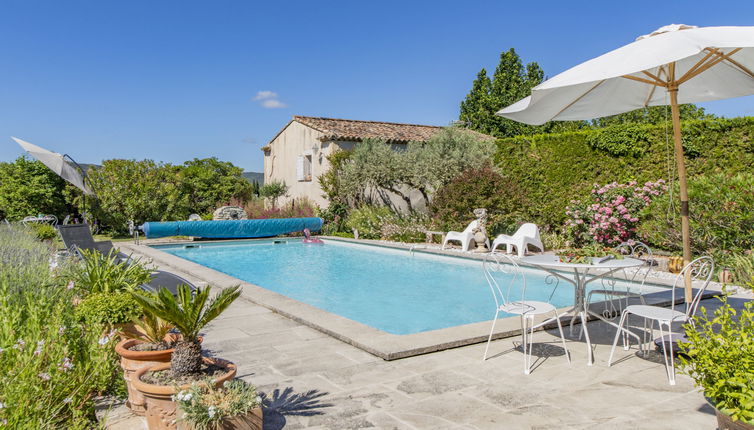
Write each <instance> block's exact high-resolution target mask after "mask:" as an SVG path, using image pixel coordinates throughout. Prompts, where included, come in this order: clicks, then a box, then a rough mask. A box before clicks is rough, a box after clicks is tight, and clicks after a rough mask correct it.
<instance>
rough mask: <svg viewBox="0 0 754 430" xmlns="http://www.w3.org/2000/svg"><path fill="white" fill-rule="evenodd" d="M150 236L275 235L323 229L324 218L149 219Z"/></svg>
mask: <svg viewBox="0 0 754 430" xmlns="http://www.w3.org/2000/svg"><path fill="white" fill-rule="evenodd" d="M139 228H140V229H141V231H143V232H144V235H145V236H147V237H148V238H156V237H168V236H194V237H208V238H215V239H230V238H252V237H272V236H278V235H281V234H288V233H293V232H297V231H303V230H304V229H305V228H308V229H309V230H311V231H319V229H321V228H322V218H275V219H242V220H219V221H166V222H145V223H144V224H142V225H141V226H140V227H139Z"/></svg>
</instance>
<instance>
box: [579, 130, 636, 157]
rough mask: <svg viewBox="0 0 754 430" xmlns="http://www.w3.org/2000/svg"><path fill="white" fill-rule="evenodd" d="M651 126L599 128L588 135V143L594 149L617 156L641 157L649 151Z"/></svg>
mask: <svg viewBox="0 0 754 430" xmlns="http://www.w3.org/2000/svg"><path fill="white" fill-rule="evenodd" d="M650 128H651V126H647V125H644V124H620V125H612V126H609V127H604V128H598V129H596V130H594V131H592V132H590V133H588V134H587V138H586V143H587V144H588V145H589V146H591V147H592V148H594V149H598V150H602V151H604V152H607V153H608V154H612V155H617V156H634V157H636V156H639V155H642V154H643V153H644V152H646V151H647V147H648V146H649V132H648V130H649V129H650Z"/></svg>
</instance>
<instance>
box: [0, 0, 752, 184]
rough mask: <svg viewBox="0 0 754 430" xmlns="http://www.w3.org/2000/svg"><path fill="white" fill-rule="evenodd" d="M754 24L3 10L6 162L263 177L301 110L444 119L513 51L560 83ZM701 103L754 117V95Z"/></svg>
mask: <svg viewBox="0 0 754 430" xmlns="http://www.w3.org/2000/svg"><path fill="white" fill-rule="evenodd" d="M611 3H614V5H613V4H611ZM753 16H754V2H751V1H729V2H726V1H717V2H714V4H713V3H711V2H709V1H705V2H701V1H672V0H671V1H668V2H657V1H633V2H630V3H626V2H607V1H600V2H579V1H567V2H566V1H549V2H548V1H540V2H537V3H536V4H535V3H532V2H505V1H496V2H486V1H475V2H440V1H431V2H430V1H426V2H409V1H401V2H357V1H350V2H311V1H306V2H295V1H285V2H265V3H256V2H251V1H214V2H208V1H201V2H199V1H196V2H193V1H149V2H147V1H128V2H125V1H122V2H102V1H91V2H79V1H64V2H63V1H25V0H19V1H16V0H4V1H2V2H1V3H0V17H2V22H0V40H2V43H0V160H2V161H5V160H12V159H14V158H15V157H17V156H18V155H20V154H21V151H20V148H19V147H18V146H17V145H16V144H15V143H14V142H13V141H12V140H11V139H10V136H17V137H20V138H22V139H25V140H28V141H30V142H32V143H35V144H38V145H41V146H45V147H48V148H50V149H53V150H56V151H58V152H67V153H69V154H71V155H72V156H73V157H74V158H76V159H77V160H78V161H80V162H88V163H97V162H100V161H101V160H102V159H108V158H137V159H141V158H152V159H156V160H161V161H166V162H173V163H180V162H182V161H184V160H187V159H191V158H194V157H209V156H217V157H219V158H221V159H223V160H229V161H232V162H233V163H235V164H237V165H239V166H242V167H243V168H245V169H246V170H255V171H261V169H262V153H261V151H260V150H259V148H260V147H261V146H262V145H263V144H265V143H266V142H267V141H268V140H269V139H270V138H271V137H272V136H273V135H274V134H275V133H276V132H277V131H278V130H279V129H280V128H281V127H282V126H283V125H285V124H286V123H287V121H288V120H290V118H291V116H292V115H313V116H329V117H338V118H351V119H365V120H377V121H396V122H410V123H420V124H436V125H446V124H448V123H449V122H450V121H452V120H454V119H456V118H457V116H458V105H459V103H460V101H461V100H462V99H463V97H464V96H465V94H466V93H467V92H468V90H469V88H470V86H471V81H472V80H473V78H474V76H475V75H476V73H477V72H478V71H479V69H480V68H481V67H486V68H487V69H488V70H491V69H494V67H495V65H496V64H497V58H498V56H499V54H500V52H501V51H503V50H506V49H508V48H510V47H514V48H516V50H517V51H518V53H519V54H520V55H521V56H522V57H523V59H524V60H525V61H537V62H538V63H539V64H540V65H541V66H542V67H543V68H544V70H545V73H546V74H547V75H548V76H553V75H555V74H557V73H559V72H561V71H563V70H565V69H568V68H569V67H571V66H573V65H576V64H578V63H580V62H582V61H584V60H587V59H589V58H592V57H594V56H597V55H600V54H602V53H604V52H607V51H609V50H611V49H614V48H617V47H619V46H621V45H623V44H626V43H629V42H631V41H633V40H634V38H635V37H636V36H638V35H640V34H644V33H648V32H651V31H652V30H655V29H656V28H658V27H660V26H662V25H665V24H670V23H685V24H692V25H699V26H707V25H752V21H751V17H753ZM260 92H262V93H261V97H257V95H258V94H260ZM271 93H274V94H275V96H273V95H272V94H271ZM255 98H257V100H255ZM704 106H705V107H706V108H707V109H708V111H710V112H713V113H716V114H720V115H725V116H738V115H754V98H752V97H746V98H740V99H734V100H727V101H719V102H714V103H708V104H705V105H704Z"/></svg>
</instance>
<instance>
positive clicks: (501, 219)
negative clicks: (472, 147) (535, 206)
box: [429, 162, 528, 233]
mask: <svg viewBox="0 0 754 430" xmlns="http://www.w3.org/2000/svg"><path fill="white" fill-rule="evenodd" d="M527 206H528V201H527V199H526V194H525V193H524V192H523V191H522V190H521V188H519V187H518V185H517V184H516V181H514V180H513V179H511V178H510V177H507V176H504V175H502V174H501V173H500V172H499V171H498V170H497V169H496V168H494V167H492V164H491V163H489V162H488V163H485V164H483V165H482V166H479V167H471V168H468V169H466V170H464V171H463V172H462V173H461V174H460V175H458V176H457V177H455V178H454V179H453V180H452V181H450V182H448V183H447V184H446V185H444V186H443V187H442V188H441V189H440V190H438V192H437V195H436V196H435V199H434V200H433V201H432V204H431V206H430V208H429V209H430V215H431V216H432V218H433V220H434V222H435V223H436V224H437V225H438V226H439V228H441V229H444V230H446V231H447V230H458V231H460V230H461V229H463V228H464V227H466V225H467V224H468V223H469V222H471V221H472V220H474V218H475V216H474V213H473V211H474V209H476V208H486V209H487V213H488V214H489V220H488V226H487V229H488V231H489V232H490V233H503V232H509V233H510V232H511V231H513V230H514V229H515V226H516V223H517V222H519V221H523V220H525V218H526V217H525V215H524V214H523V213H522V212H523V211H524V210H525V208H526V207H527Z"/></svg>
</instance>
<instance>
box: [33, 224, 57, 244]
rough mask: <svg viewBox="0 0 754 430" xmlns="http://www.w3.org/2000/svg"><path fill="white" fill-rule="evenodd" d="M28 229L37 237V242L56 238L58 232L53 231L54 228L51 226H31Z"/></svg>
mask: <svg viewBox="0 0 754 430" xmlns="http://www.w3.org/2000/svg"><path fill="white" fill-rule="evenodd" d="M30 227H31V229H32V230H33V231H34V234H36V235H37V239H39V240H52V239H55V238H56V237H58V231H57V230H55V227H53V226H51V225H50V224H46V223H39V224H31V225H30Z"/></svg>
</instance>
